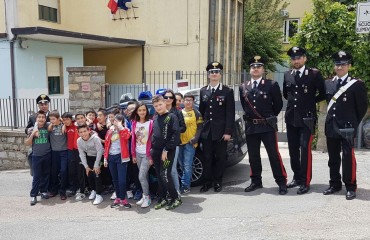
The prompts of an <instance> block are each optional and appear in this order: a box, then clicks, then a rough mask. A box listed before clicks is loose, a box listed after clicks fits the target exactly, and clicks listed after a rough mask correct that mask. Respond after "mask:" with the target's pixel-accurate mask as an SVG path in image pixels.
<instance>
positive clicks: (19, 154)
mask: <svg viewBox="0 0 370 240" xmlns="http://www.w3.org/2000/svg"><path fill="white" fill-rule="evenodd" d="M26 138H27V136H26V134H25V133H24V129H22V130H20V129H19V130H13V131H12V130H9V129H6V130H5V129H0V141H1V142H0V170H10V169H24V168H29V165H28V162H27V151H28V149H30V147H29V146H26V145H25V141H26Z"/></svg>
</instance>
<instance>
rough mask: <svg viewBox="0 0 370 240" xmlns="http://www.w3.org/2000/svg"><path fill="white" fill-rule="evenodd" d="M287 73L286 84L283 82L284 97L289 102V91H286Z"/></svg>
mask: <svg viewBox="0 0 370 240" xmlns="http://www.w3.org/2000/svg"><path fill="white" fill-rule="evenodd" d="M286 74H287V73H284V82H283V97H284V98H285V99H287V100H288V89H286V81H285V75H286Z"/></svg>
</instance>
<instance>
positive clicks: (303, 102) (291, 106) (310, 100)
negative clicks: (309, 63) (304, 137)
mask: <svg viewBox="0 0 370 240" xmlns="http://www.w3.org/2000/svg"><path fill="white" fill-rule="evenodd" d="M294 74H295V73H294V71H292V70H289V71H287V72H285V73H284V85H283V96H284V98H285V99H287V100H288V104H287V108H286V112H285V122H286V123H288V124H291V125H293V126H294V127H304V126H305V125H304V123H303V118H306V117H314V118H316V117H317V116H316V115H317V114H316V103H318V102H321V101H322V100H324V99H325V83H324V79H323V77H322V75H321V73H320V72H319V70H317V69H313V68H307V67H305V70H304V71H303V74H302V77H301V78H300V79H299V81H297V82H296V80H295V78H294Z"/></svg>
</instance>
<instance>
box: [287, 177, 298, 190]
mask: <svg viewBox="0 0 370 240" xmlns="http://www.w3.org/2000/svg"><path fill="white" fill-rule="evenodd" d="M286 186H287V188H294V187H297V186H298V183H297V181H296V180H295V179H294V178H293V180H292V181H291V182H290V183H288V184H287V185H286Z"/></svg>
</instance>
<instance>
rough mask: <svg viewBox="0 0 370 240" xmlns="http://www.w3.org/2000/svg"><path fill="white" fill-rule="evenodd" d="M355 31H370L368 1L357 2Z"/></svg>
mask: <svg viewBox="0 0 370 240" xmlns="http://www.w3.org/2000/svg"><path fill="white" fill-rule="evenodd" d="M356 33H370V2H362V3H358V4H357V19H356Z"/></svg>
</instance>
